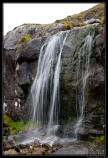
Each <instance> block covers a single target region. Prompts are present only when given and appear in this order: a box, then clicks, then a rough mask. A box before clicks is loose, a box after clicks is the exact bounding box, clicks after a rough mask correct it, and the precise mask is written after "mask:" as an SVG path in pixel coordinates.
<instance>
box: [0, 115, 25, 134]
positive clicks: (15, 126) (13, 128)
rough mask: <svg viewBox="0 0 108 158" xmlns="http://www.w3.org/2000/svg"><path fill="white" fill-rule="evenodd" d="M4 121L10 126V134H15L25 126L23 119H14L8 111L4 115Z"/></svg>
mask: <svg viewBox="0 0 108 158" xmlns="http://www.w3.org/2000/svg"><path fill="white" fill-rule="evenodd" d="M3 121H4V123H5V124H6V125H7V126H8V128H9V133H10V134H15V133H17V132H18V131H20V130H22V129H23V128H24V126H25V123H24V121H23V120H19V121H14V120H12V119H11V118H10V117H9V116H8V115H7V114H6V113H5V114H4V115H3Z"/></svg>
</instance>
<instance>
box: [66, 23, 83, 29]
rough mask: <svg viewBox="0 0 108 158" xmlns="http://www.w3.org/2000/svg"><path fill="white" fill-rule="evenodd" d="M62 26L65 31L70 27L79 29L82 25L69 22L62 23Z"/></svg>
mask: <svg viewBox="0 0 108 158" xmlns="http://www.w3.org/2000/svg"><path fill="white" fill-rule="evenodd" d="M63 24H64V27H65V28H66V29H70V28H71V27H80V26H83V25H84V24H83V23H78V22H70V21H64V22H63Z"/></svg>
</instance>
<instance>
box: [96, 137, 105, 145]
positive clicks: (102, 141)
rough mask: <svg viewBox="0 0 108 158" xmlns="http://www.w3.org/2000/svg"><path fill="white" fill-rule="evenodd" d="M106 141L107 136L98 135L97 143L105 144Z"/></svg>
mask: <svg viewBox="0 0 108 158" xmlns="http://www.w3.org/2000/svg"><path fill="white" fill-rule="evenodd" d="M104 141H105V136H104V135H101V136H96V143H97V144H103V143H104Z"/></svg>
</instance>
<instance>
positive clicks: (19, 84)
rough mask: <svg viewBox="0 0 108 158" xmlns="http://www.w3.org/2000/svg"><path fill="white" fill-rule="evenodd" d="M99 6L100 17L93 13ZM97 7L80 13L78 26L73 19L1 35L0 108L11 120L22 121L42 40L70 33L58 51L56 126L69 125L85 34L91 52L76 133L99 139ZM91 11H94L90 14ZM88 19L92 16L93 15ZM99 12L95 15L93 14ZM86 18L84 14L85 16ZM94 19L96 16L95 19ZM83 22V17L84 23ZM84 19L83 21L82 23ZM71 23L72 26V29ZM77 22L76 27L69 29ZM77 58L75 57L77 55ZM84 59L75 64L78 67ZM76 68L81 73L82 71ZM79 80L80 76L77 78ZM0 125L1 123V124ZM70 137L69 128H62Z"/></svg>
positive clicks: (100, 25)
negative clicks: (0, 83)
mask: <svg viewBox="0 0 108 158" xmlns="http://www.w3.org/2000/svg"><path fill="white" fill-rule="evenodd" d="M100 6H101V8H102V10H101V14H100V11H98V9H99V7H100ZM103 6H104V5H103V4H100V5H98V7H97V8H98V9H97V8H96V7H95V8H94V9H91V10H89V12H88V13H89V14H90V16H89V15H88V16H85V15H86V14H85V13H83V15H82V14H80V16H79V14H78V16H76V15H75V18H76V19H77V18H78V17H80V18H81V16H83V20H82V19H81V21H80V22H81V23H80V24H79V25H78V22H76V21H75V20H74V19H75V18H74V16H73V17H70V18H69V17H68V18H67V19H63V20H62V21H56V22H55V23H53V24H49V25H40V24H24V25H22V26H19V27H17V28H15V29H14V30H12V31H10V32H9V33H7V35H6V36H5V37H4V48H3V87H4V88H3V92H4V95H3V97H4V98H3V109H4V113H6V114H7V115H9V117H11V118H12V119H13V120H15V121H18V120H26V117H24V116H25V113H26V112H27V106H26V99H27V96H28V93H29V90H30V87H31V85H32V82H33V80H34V78H35V75H36V69H37V63H38V58H39V53H40V48H41V46H42V45H43V44H44V42H45V40H46V39H47V38H48V37H49V36H52V35H53V34H55V33H57V32H59V31H65V30H70V33H69V35H68V37H67V39H66V42H65V45H64V47H63V51H62V71H61V78H60V80H61V82H60V83H61V86H60V87H61V107H60V123H61V124H62V125H64V123H65V122H66V123H67V122H68V123H70V122H71V121H72V120H73V119H74V117H75V116H76V109H75V104H76V97H75V96H76V89H77V84H76V81H77V80H76V74H77V65H78V62H79V61H78V56H79V52H80V48H81V47H82V45H83V41H84V39H85V37H86V36H87V35H88V34H89V33H91V34H92V35H93V40H92V48H91V49H92V53H91V55H90V73H89V77H88V80H87V96H86V106H85V108H84V113H85V119H84V126H85V127H84V128H82V129H81V130H80V132H79V133H80V134H81V135H83V134H88V133H91V134H92V135H96V134H103V132H104V130H103V125H104V124H105V122H104V112H105V111H104V109H105V25H104V23H105V22H104V20H103V17H104V8H103ZM96 9H97V10H96ZM94 10H95V12H93V14H92V11H94ZM97 12H99V14H98V13H97ZM86 13H87V12H86ZM95 15H96V16H95ZM85 17H87V18H85ZM86 20H88V21H86ZM73 23H74V25H73ZM75 23H77V25H75ZM80 53H81V52H80ZM83 61H84V58H83V59H81V62H82V63H83ZM83 69H84V68H82V72H83ZM79 77H81V76H79ZM4 122H5V120H4ZM63 130H64V131H65V130H66V133H67V134H69V135H71V131H72V129H71V127H70V125H69V126H68V124H67V126H66V127H65V126H63Z"/></svg>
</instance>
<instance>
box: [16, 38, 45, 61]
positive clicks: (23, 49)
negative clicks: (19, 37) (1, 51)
mask: <svg viewBox="0 0 108 158" xmlns="http://www.w3.org/2000/svg"><path fill="white" fill-rule="evenodd" d="M45 39H46V37H43V38H42V37H41V38H34V39H32V40H31V41H30V42H28V43H27V44H22V45H20V46H19V47H18V49H17V51H16V54H17V59H16V61H17V62H18V63H20V64H21V63H22V62H33V61H34V60H37V59H38V57H39V53H40V49H41V46H42V44H43V42H44V41H45Z"/></svg>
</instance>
